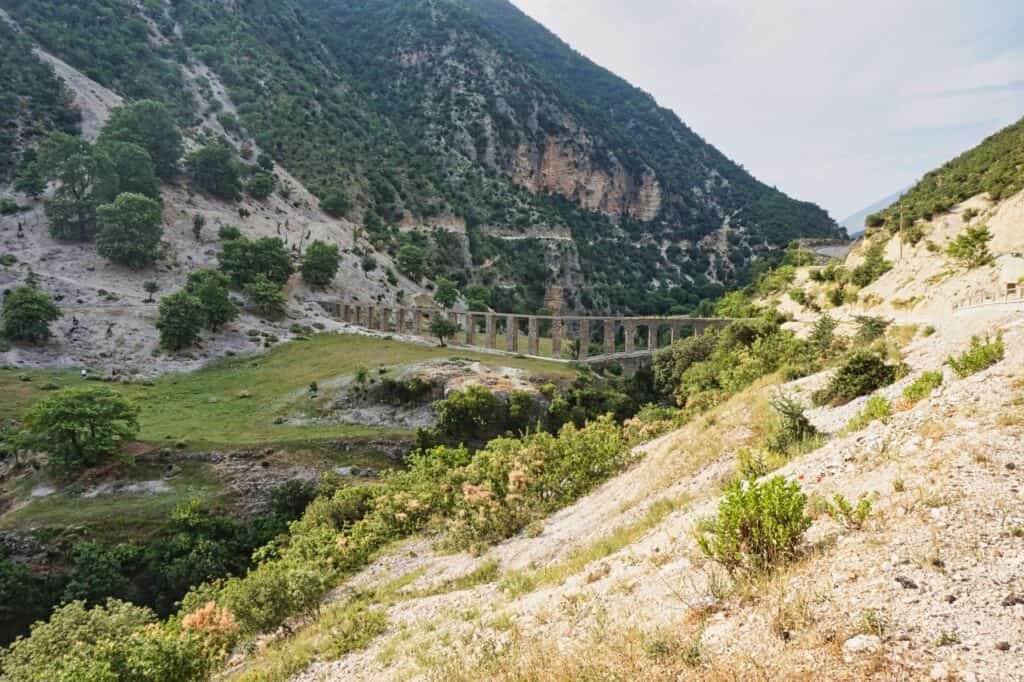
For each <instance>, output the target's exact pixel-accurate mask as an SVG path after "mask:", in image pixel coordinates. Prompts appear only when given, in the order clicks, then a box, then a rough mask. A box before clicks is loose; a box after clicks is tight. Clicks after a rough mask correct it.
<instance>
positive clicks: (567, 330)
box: [321, 302, 733, 362]
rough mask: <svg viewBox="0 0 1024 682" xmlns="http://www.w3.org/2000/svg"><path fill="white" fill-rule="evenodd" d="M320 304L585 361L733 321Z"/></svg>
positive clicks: (424, 332) (365, 321) (485, 344)
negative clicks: (449, 327)
mask: <svg viewBox="0 0 1024 682" xmlns="http://www.w3.org/2000/svg"><path fill="white" fill-rule="evenodd" d="M321 305H323V307H324V308H325V309H326V310H327V311H328V312H329V313H331V314H332V315H333V316H334V317H337V318H339V319H341V320H342V321H344V322H347V323H349V324H353V325H357V326H361V327H365V328H367V329H371V330H374V331H379V332H384V333H394V334H401V335H412V336H429V335H430V334H429V327H430V320H431V319H433V317H434V316H436V315H444V316H446V317H447V318H448V319H449V320H450V321H451V322H452V323H453V324H454V325H455V326H456V328H457V329H458V332H457V335H456V337H455V341H457V342H464V343H465V345H467V346H476V347H479V348H487V349H489V350H496V351H507V352H509V353H523V354H525V355H530V356H535V357H546V356H550V357H553V358H556V359H574V360H579V361H583V362H588V361H589V362H598V361H603V360H608V359H614V358H616V357H635V356H642V355H645V354H646V355H649V354H653V353H654V352H655V351H656V350H658V349H659V348H662V347H665V346H667V345H669V344H671V343H673V342H674V341H676V340H677V339H679V338H682V337H683V336H689V335H694V334H703V333H705V332H706V331H707V330H709V329H721V328H722V327H725V326H726V325H728V324H729V323H731V322H732V321H733V320H731V319H727V318H706V317H686V316H673V317H626V316H615V315H600V316H581V315H519V314H509V313H496V312H491V311H486V312H477V311H469V312H456V311H441V310H438V309H437V308H425V307H415V306H388V305H370V304H355V303H334V302H322V303H321ZM499 331H500V332H501V334H500V335H499ZM499 336H500V337H501V340H500V342H499ZM522 336H525V343H523V341H524V340H523V339H521V337H522ZM548 341H549V342H550V344H548V343H546V342H548ZM542 342H543V343H542ZM545 346H546V347H545Z"/></svg>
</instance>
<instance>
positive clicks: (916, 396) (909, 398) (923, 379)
mask: <svg viewBox="0 0 1024 682" xmlns="http://www.w3.org/2000/svg"><path fill="white" fill-rule="evenodd" d="M941 385H942V372H939V371H934V372H925V373H924V374H922V375H921V376H919V377H918V378H917V379H915V380H914V383H912V384H910V385H909V386H907V387H906V388H905V389H903V399H904V400H905V401H906V402H907V403H908V404H910V405H913V404H914V403H916V402H918V401H920V400H924V399H925V398H927V397H928V396H930V395H931V394H932V391H934V390H935V389H936V388H938V387H939V386H941Z"/></svg>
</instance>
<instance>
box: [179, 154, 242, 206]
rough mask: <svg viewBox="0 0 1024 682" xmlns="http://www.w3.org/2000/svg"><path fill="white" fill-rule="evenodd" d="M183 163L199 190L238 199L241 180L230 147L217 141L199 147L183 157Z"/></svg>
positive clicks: (216, 195) (225, 197) (230, 199)
mask: <svg viewBox="0 0 1024 682" xmlns="http://www.w3.org/2000/svg"><path fill="white" fill-rule="evenodd" d="M185 165H186V166H187V167H188V169H189V171H191V173H192V180H193V181H195V183H196V186H198V187H199V188H200V189H201V190H203V191H205V192H208V193H210V194H212V195H213V196H215V197H219V198H221V199H227V200H228V201H237V200H238V199H239V197H240V195H241V190H242V180H241V175H240V172H239V162H238V159H236V158H235V150H234V149H232V148H231V147H229V146H227V145H225V144H219V143H218V144H211V145H208V146H206V147H201V148H200V149H197V150H195V151H194V152H192V153H190V154H189V155H188V156H187V157H186V158H185Z"/></svg>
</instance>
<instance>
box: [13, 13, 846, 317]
mask: <svg viewBox="0 0 1024 682" xmlns="http://www.w3.org/2000/svg"><path fill="white" fill-rule="evenodd" d="M0 7H2V8H3V9H5V10H6V11H7V12H8V13H9V14H10V16H11V18H12V19H13V20H14V21H15V22H17V24H18V25H19V26H20V27H21V28H22V29H23V31H24V34H25V35H26V36H27V37H28V38H29V39H31V40H32V41H35V42H36V43H38V44H39V45H41V46H43V47H45V48H46V49H47V50H48V51H50V52H52V53H54V54H56V55H57V56H59V57H60V58H62V59H64V60H65V61H67V62H68V63H69V64H71V65H72V66H74V67H75V68H78V69H79V70H81V71H83V72H84V73H86V74H87V75H88V76H89V77H91V78H93V79H94V80H96V81H98V82H100V83H101V84H103V85H105V86H107V87H109V88H111V89H112V90H114V91H115V92H117V93H118V94H121V95H123V96H125V97H126V98H127V99H129V100H132V99H139V98H153V99H158V100H162V101H164V102H166V103H167V104H168V105H170V106H171V107H172V108H173V109H174V111H175V112H176V113H177V116H178V119H179V120H180V121H181V124H182V126H183V127H184V128H186V129H187V131H188V134H189V135H190V136H191V137H193V138H194V139H197V140H208V139H210V138H211V137H214V136H215V135H216V131H213V130H210V129H209V128H208V127H207V126H204V125H203V124H202V122H203V115H206V114H207V113H208V112H205V111H200V110H199V107H200V106H202V105H201V101H203V99H202V98H201V97H200V95H202V94H203V93H204V92H205V91H206V90H208V89H210V88H211V87H212V86H211V82H212V81H211V80H210V79H207V78H206V77H204V76H203V75H202V74H204V73H207V72H208V73H210V74H211V75H212V76H215V77H216V78H217V79H218V80H219V81H221V82H223V84H224V86H225V89H226V94H227V95H228V96H229V97H230V99H231V101H232V107H231V108H228V109H226V110H224V111H223V112H216V113H217V117H218V119H219V120H220V121H221V122H222V123H223V124H224V128H225V130H233V131H238V134H239V135H241V136H242V137H243V138H249V139H251V140H252V141H253V143H254V144H256V145H258V146H259V148H260V149H262V150H266V151H267V152H268V153H269V154H271V155H272V156H273V157H274V159H275V160H276V161H277V162H278V163H279V164H280V165H282V166H283V167H285V168H287V169H288V170H289V171H290V172H291V173H292V174H293V175H294V176H295V177H296V178H297V179H299V180H300V181H301V182H302V183H303V184H304V185H305V186H307V187H308V188H309V189H310V190H311V191H312V192H313V193H314V194H316V195H317V196H319V197H320V198H321V199H324V198H327V197H332V198H334V199H336V202H335V205H336V206H338V207H340V209H341V213H342V214H343V215H344V216H345V217H346V218H348V219H349V220H351V221H353V222H355V223H357V224H359V225H361V226H362V227H363V228H364V229H365V231H366V234H367V235H369V236H370V238H371V240H372V242H373V244H374V246H375V248H376V249H377V250H378V251H381V252H387V253H390V254H392V255H394V254H395V253H396V252H397V250H398V249H399V248H400V247H401V246H403V245H406V244H410V243H413V244H415V245H416V246H417V247H419V248H423V249H424V250H425V251H426V252H427V253H428V254H429V255H430V258H429V261H430V268H429V273H428V276H430V277H431V278H436V277H440V276H446V277H450V278H453V279H455V280H456V281H457V282H458V283H459V284H460V285H461V286H462V287H463V288H465V287H468V286H469V285H473V284H475V285H479V286H482V287H485V288H486V289H487V297H488V299H487V300H488V302H489V304H490V305H491V306H492V307H494V308H496V309H503V310H514V311H522V312H532V311H536V310H537V309H539V308H541V307H542V306H544V305H545V304H546V303H550V302H551V297H550V294H551V292H552V291H564V292H565V295H564V297H563V298H562V299H561V300H559V301H557V302H556V303H557V305H559V306H560V307H562V308H565V309H569V310H607V311H617V312H638V313H640V312H643V313H654V312H667V311H669V310H677V311H678V310H687V309H691V308H692V307H693V306H695V305H696V304H697V303H698V302H699V301H700V300H701V299H702V298H704V297H707V296H714V295H717V294H720V293H721V292H722V291H723V290H724V287H725V286H728V285H732V284H738V283H742V282H743V281H744V280H745V277H746V271H747V268H748V267H749V266H750V265H751V264H752V263H753V262H754V260H756V259H758V258H763V257H765V256H769V255H770V254H772V253H773V252H775V251H777V250H778V249H780V248H781V247H784V246H785V245H786V244H787V243H788V242H789V241H791V240H793V239H796V238H800V237H826V238H827V237H836V236H841V234H842V230H841V228H840V227H839V226H838V225H837V224H836V223H835V221H833V220H832V219H831V218H830V217H829V216H828V214H827V213H825V211H823V210H822V209H820V208H819V207H817V206H815V205H814V204H810V203H807V202H799V201H795V200H793V199H791V198H789V197H788V196H786V195H785V194H783V193H782V192H779V191H778V190H776V189H774V188H773V187H770V186H768V185H766V184H764V183H762V182H760V181H758V180H756V179H755V178H753V177H752V176H751V175H750V174H749V173H747V172H746V171H745V170H744V169H743V168H742V167H740V166H739V165H737V164H736V163H734V162H732V161H731V160H729V159H728V158H727V157H725V156H724V155H723V154H722V153H721V152H719V151H718V150H717V149H715V148H714V147H713V146H711V145H710V144H708V143H707V142H705V141H704V140H703V139H702V138H700V137H699V136H698V135H697V134H696V133H694V132H693V131H692V130H690V129H689V128H688V127H687V126H686V125H685V124H684V123H683V122H682V121H680V119H679V118H678V117H677V116H676V115H675V114H674V113H673V112H671V111H669V110H667V109H664V108H662V107H660V106H658V104H657V102H655V101H654V99H653V98H652V97H651V96H650V95H648V94H646V93H644V92H642V91H641V90H639V89H637V88H635V87H633V86H631V85H629V84H628V83H626V82H625V81H623V80H622V79H620V78H618V77H617V76H615V75H613V74H611V73H610V72H608V71H606V70H604V69H602V68H600V67H598V66H597V65H595V64H594V63H592V62H591V61H589V60H588V59H586V58H585V57H583V56H582V55H580V54H579V53H577V52H575V51H574V50H572V49H571V48H570V47H569V46H568V45H566V44H565V43H563V42H562V41H561V40H559V39H558V38H557V37H556V36H554V35H553V34H552V33H551V32H549V31H548V30H547V29H545V28H544V27H542V26H541V25H539V24H538V23H536V22H535V21H533V20H532V19H530V18H529V17H528V16H527V15H525V14H523V13H522V12H520V11H519V10H518V9H516V8H515V7H514V6H513V5H512V4H511V3H509V2H507V1H506V0H462V1H459V0H277V1H274V2H271V1H270V0H250V1H248V2H244V3H239V2H231V3H229V2H222V1H221V0H176V1H175V2H173V3H166V4H164V3H143V4H140V3H136V2H133V1H130V0H31V1H29V0H0ZM207 70H208V71H207ZM197 74H198V75H197ZM197 91H198V92H197ZM206 101H209V99H208V98H207V100H206ZM242 146H243V148H244V144H243V145H242ZM13 156H14V155H12V157H13ZM242 220H244V218H243V219H242ZM552 234H559V235H568V236H570V237H571V238H570V239H561V238H560V239H551V238H549V237H548V235H552ZM416 235H418V236H416ZM509 237H515V239H509Z"/></svg>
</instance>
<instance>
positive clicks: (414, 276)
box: [395, 244, 426, 282]
mask: <svg viewBox="0 0 1024 682" xmlns="http://www.w3.org/2000/svg"><path fill="white" fill-rule="evenodd" d="M395 260H396V262H397V264H398V269H399V270H401V271H402V273H403V274H405V275H406V276H407V277H408V278H409V279H411V280H412V281H414V282H418V281H420V280H421V279H423V274H424V266H425V265H426V259H425V258H424V256H423V249H421V248H420V247H418V246H416V245H415V244H405V245H403V246H402V247H401V248H399V249H398V255H397V256H396V257H395Z"/></svg>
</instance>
